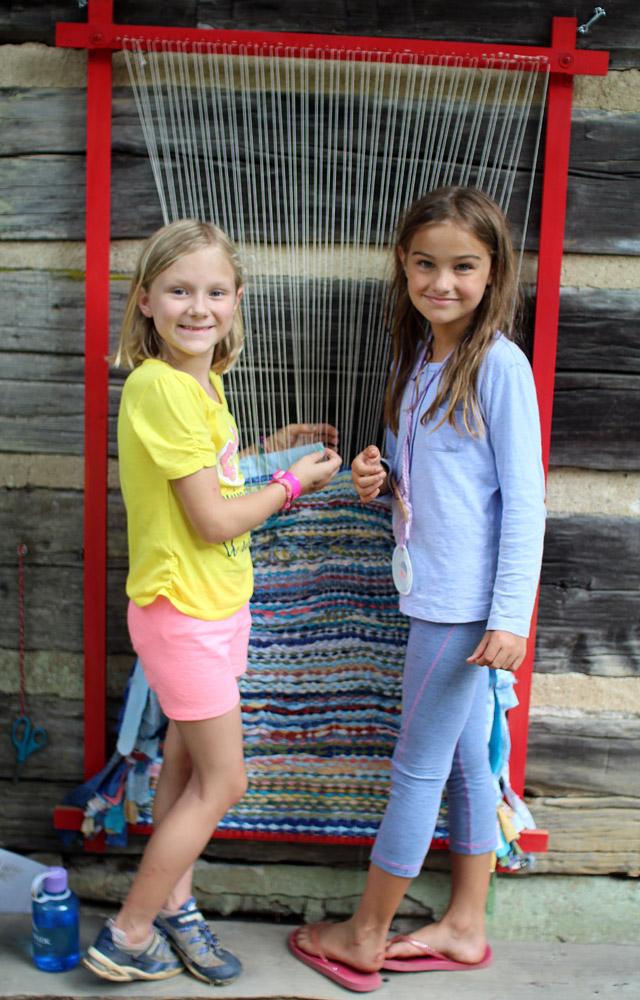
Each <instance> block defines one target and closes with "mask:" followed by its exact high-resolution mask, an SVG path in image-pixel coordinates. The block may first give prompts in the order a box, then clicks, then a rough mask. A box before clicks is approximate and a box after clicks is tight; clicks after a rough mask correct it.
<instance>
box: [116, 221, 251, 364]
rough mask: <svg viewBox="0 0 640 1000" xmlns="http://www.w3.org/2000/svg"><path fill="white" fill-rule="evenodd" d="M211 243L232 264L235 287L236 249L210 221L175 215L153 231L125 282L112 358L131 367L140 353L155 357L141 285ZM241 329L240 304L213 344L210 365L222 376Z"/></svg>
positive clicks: (155, 340) (158, 345)
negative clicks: (128, 281)
mask: <svg viewBox="0 0 640 1000" xmlns="http://www.w3.org/2000/svg"><path fill="white" fill-rule="evenodd" d="M207 247H214V248H215V249H216V250H220V251H221V253H223V254H224V256H225V257H226V258H227V260H228V261H229V263H230V265H231V267H232V269H233V277H234V281H235V286H236V291H237V290H238V289H239V288H241V287H242V284H243V276H242V265H241V263H240V259H239V257H238V252H237V250H236V248H235V247H234V245H233V243H232V242H231V240H230V239H229V237H228V236H227V234H226V233H225V232H224V231H223V230H222V229H220V228H219V227H218V226H214V225H213V224H212V223H210V222H200V220H198V219H179V220H178V221H177V222H171V223H169V225H167V226H162V227H161V228H160V229H158V230H156V232H155V233H153V235H152V236H150V237H149V239H148V240H147V241H146V242H145V243H144V245H143V247H142V250H141V251H140V257H139V259H138V264H137V266H136V269H135V271H134V274H133V277H132V279H131V287H130V289H129V296H128V298H127V305H126V308H125V311H124V319H123V321H122V330H121V333H120V342H119V344H118V350H117V352H116V354H115V357H114V358H113V363H114V364H116V365H121V366H123V367H128V368H136V367H137V366H138V365H140V364H142V362H143V361H144V360H145V358H159V357H160V356H161V354H162V341H161V340H160V337H159V336H158V334H157V332H156V328H155V326H154V323H153V319H151V318H150V317H148V316H145V315H143V313H142V312H141V311H140V309H139V307H138V296H139V293H140V289H141V288H145V289H146V290H147V291H149V288H150V287H151V284H152V282H153V281H155V279H156V278H157V277H158V275H160V274H162V272H163V271H166V269H167V268H168V267H171V265H172V264H175V262H176V261H177V260H178V259H179V258H180V257H185V256H186V255H187V254H190V253H195V251H197V250H204V249H206V248H207ZM243 343H244V328H243V323H242V313H241V312H240V308H238V309H236V311H235V313H234V314H233V320H232V323H231V329H230V331H229V333H228V335H227V336H226V337H225V338H224V340H222V341H220V343H219V344H216V347H215V350H214V352H213V359H212V362H211V368H212V369H213V371H214V372H217V373H218V374H219V375H222V374H223V373H224V372H226V371H228V370H229V369H230V368H231V367H232V365H233V364H234V362H235V361H236V359H237V358H238V355H239V354H240V352H241V350H242V345H243Z"/></svg>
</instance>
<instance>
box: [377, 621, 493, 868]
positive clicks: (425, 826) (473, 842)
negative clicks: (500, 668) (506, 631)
mask: <svg viewBox="0 0 640 1000" xmlns="http://www.w3.org/2000/svg"><path fill="white" fill-rule="evenodd" d="M485 629H486V622H484V621H482V622H466V623H464V624H460V625H441V624H438V623H435V622H426V621H421V620H420V619H418V618H412V619H411V628H410V632H409V642H408V645H407V654H406V658H405V665H404V676H403V688H402V721H401V728H400V733H399V736H398V742H397V744H396V748H395V752H394V755H393V761H392V766H391V792H390V795H389V802H388V804H387V809H386V812H385V814H384V818H383V820H382V823H381V825H380V829H379V830H378V835H377V837H376V842H375V844H374V846H373V851H372V854H371V860H372V861H373V862H374V864H376V865H377V866H378V868H382V869H383V870H384V871H386V872H389V873H390V874H391V875H400V876H402V877H404V878H413V877H415V876H416V875H417V874H418V873H419V872H420V869H421V868H422V864H423V862H424V859H425V857H426V854H427V851H428V849H429V844H430V843H431V838H432V836H433V831H434V829H435V825H436V820H437V818H438V810H439V808H440V801H441V799H442V792H443V789H444V787H445V785H446V787H447V799H448V803H449V843H450V848H451V850H452V851H454V852H455V853H456V854H485V853H488V852H490V851H493V850H494V849H495V847H496V844H497V837H496V804H495V795H494V790H493V779H492V776H491V768H490V766H489V754H488V750H487V696H488V683H489V670H488V667H477V666H475V665H470V664H468V663H466V662H465V660H466V658H467V656H470V655H471V653H472V652H473V650H474V649H475V648H476V646H477V645H478V643H479V641H480V639H481V638H482V636H483V635H484V632H485Z"/></svg>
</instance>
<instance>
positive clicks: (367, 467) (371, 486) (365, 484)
mask: <svg viewBox="0 0 640 1000" xmlns="http://www.w3.org/2000/svg"><path fill="white" fill-rule="evenodd" d="M351 478H352V479H353V485H354V486H355V488H356V492H357V494H358V496H359V497H360V499H361V500H362V502H363V503H369V502H370V501H371V500H375V498H376V497H377V496H378V495H379V494H380V493H388V492H389V486H388V483H387V472H386V469H385V468H384V466H383V465H382V463H381V461H380V452H379V450H378V449H377V448H376V446H375V445H373V444H372V445H370V446H369V447H368V448H365V450H364V451H361V452H360V454H359V455H356V457H355V458H354V460H353V462H352V464H351Z"/></svg>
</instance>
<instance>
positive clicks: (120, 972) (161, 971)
mask: <svg viewBox="0 0 640 1000" xmlns="http://www.w3.org/2000/svg"><path fill="white" fill-rule="evenodd" d="M112 928H113V919H111V918H110V919H109V920H107V922H106V924H105V925H104V927H103V928H102V930H101V931H100V933H99V934H98V937H97V938H96V943H95V944H94V945H92V946H91V947H90V948H88V949H87V954H86V955H85V957H84V958H83V959H82V964H83V965H85V966H86V967H87V969H91V971H92V972H95V974H96V975H97V976H101V978H102V979H111V980H112V981H113V982H116V983H130V982H131V981H132V980H133V979H170V978H171V976H177V975H178V973H180V972H182V971H183V970H184V966H183V964H182V962H181V961H180V959H179V958H178V957H177V955H175V953H174V952H173V950H172V948H171V945H170V944H169V942H168V941H167V939H166V937H165V936H164V934H163V933H162V931H160V930H158V928H156V927H154V928H153V938H152V939H151V943H150V944H149V945H147V947H146V948H145V949H144V951H140V952H137V953H136V952H130V951H125V950H124V949H123V948H121V947H120V946H119V945H117V944H116V942H115V941H114V940H113V934H112V933H111V931H112Z"/></svg>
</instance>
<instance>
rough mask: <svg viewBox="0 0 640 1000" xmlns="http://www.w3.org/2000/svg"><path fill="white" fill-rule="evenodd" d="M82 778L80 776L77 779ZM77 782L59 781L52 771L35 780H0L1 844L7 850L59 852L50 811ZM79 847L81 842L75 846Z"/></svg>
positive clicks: (59, 840)
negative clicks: (0, 802)
mask: <svg viewBox="0 0 640 1000" xmlns="http://www.w3.org/2000/svg"><path fill="white" fill-rule="evenodd" d="M80 780H82V779H80ZM75 784H77V782H74V781H66V782H65V781H60V780H58V779H57V778H56V776H55V775H54V774H51V775H49V776H48V777H46V778H39V779H38V780H26V779H25V780H22V781H17V782H13V781H12V780H11V779H10V778H3V779H0V796H1V797H2V811H1V812H0V843H1V844H2V846H3V847H4V848H5V849H6V850H9V851H12V850H13V851H18V852H20V851H58V852H59V851H60V850H61V849H62V847H63V842H62V841H61V839H60V837H59V835H58V834H57V833H56V832H55V830H54V829H53V810H54V809H55V808H56V806H59V805H60V803H61V802H62V799H63V798H64V796H65V795H66V794H67V792H70V791H71V789H72V788H74V787H75ZM76 849H77V850H81V849H82V847H81V844H80V843H78V846H77V848H76Z"/></svg>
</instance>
